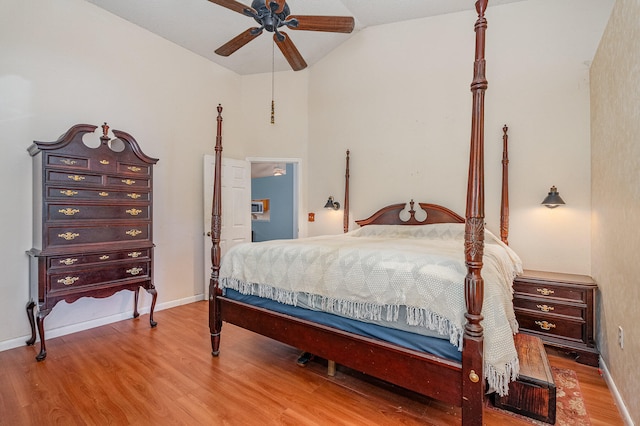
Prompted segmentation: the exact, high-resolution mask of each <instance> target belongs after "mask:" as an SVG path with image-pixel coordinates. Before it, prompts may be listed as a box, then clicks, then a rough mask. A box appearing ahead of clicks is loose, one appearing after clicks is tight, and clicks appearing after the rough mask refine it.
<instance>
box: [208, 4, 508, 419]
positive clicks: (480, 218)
mask: <svg viewBox="0 0 640 426" xmlns="http://www.w3.org/2000/svg"><path fill="white" fill-rule="evenodd" d="M475 4H476V10H477V12H478V19H477V20H476V22H475V26H474V29H475V33H476V41H475V59H474V74H473V81H472V83H471V92H472V113H471V142H470V157H469V158H470V159H469V174H468V185H467V198H466V200H467V203H466V204H467V206H466V214H465V228H466V229H465V244H464V253H465V263H466V266H467V270H468V273H467V276H466V278H465V283H464V287H465V290H464V293H465V303H466V314H465V318H466V320H467V323H466V325H465V329H464V337H463V352H462V362H453V361H449V360H446V359H443V358H440V357H437V356H432V355H428V354H425V353H422V352H418V351H414V350H408V349H406V348H402V347H399V346H396V345H393V344H388V343H385V342H381V341H378V340H373V339H369V338H365V337H362V336H357V335H354V334H351V333H346V332H342V331H340V330H336V329H334V328H331V327H326V326H322V325H319V324H316V323H312V322H309V321H305V320H301V319H296V318H293V317H290V316H287V315H282V314H278V313H274V312H271V311H268V310H264V309H260V308H256V307H253V306H250V305H246V304H243V303H240V302H236V301H233V300H230V299H227V298H225V297H223V296H222V292H221V290H220V288H219V286H218V280H219V272H220V232H221V211H222V199H221V194H222V191H221V172H220V171H221V164H222V115H221V114H222V106H218V117H217V135H216V145H215V164H216V167H215V173H214V189H213V202H212V217H211V229H212V234H211V239H212V243H213V244H212V249H211V260H212V265H213V266H212V272H211V280H210V284H209V329H210V335H211V346H212V354H213V355H214V356H217V355H219V349H220V331H221V328H222V323H223V321H227V322H230V323H233V324H236V325H239V326H241V327H244V328H247V329H249V330H252V331H255V332H257V333H260V334H263V335H266V336H269V337H271V338H274V339H276V340H280V341H282V342H284V343H287V344H290V345H292V346H296V347H299V348H304V349H305V350H306V351H309V352H312V353H314V354H316V355H319V356H321V357H323V358H326V359H330V360H334V361H335V362H337V363H340V364H343V365H345V366H348V367H351V368H353V369H356V370H358V371H361V372H363V373H366V374H369V375H372V376H375V377H378V378H381V379H383V380H386V381H389V382H391V383H394V384H397V385H399V386H402V387H405V388H407V389H411V390H414V391H417V392H420V393H422V394H424V395H426V396H429V397H432V398H435V399H438V400H440V401H443V402H446V403H449V404H453V405H457V406H460V407H462V422H463V424H465V425H482V423H483V406H484V392H485V383H484V380H482V379H481V378H483V377H484V371H483V366H484V360H483V352H484V349H483V346H484V334H483V328H482V325H481V321H482V314H481V312H482V305H483V302H484V281H483V279H482V276H481V271H482V266H483V263H482V262H483V252H484V94H485V91H486V89H487V80H486V77H485V32H486V29H487V21H486V19H485V16H484V14H485V11H486V8H487V4H488V0H478V1H477V2H476V3H475ZM503 199H504V198H503ZM506 211H508V209H507V210H506Z"/></svg>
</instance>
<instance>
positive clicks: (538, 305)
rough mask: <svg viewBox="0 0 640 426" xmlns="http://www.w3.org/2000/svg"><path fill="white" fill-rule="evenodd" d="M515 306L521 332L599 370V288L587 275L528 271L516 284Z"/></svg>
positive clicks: (514, 286)
mask: <svg viewBox="0 0 640 426" xmlns="http://www.w3.org/2000/svg"><path fill="white" fill-rule="evenodd" d="M513 288H514V296H513V304H514V308H515V313H516V318H517V320H518V324H519V325H520V331H521V332H524V333H528V334H533V335H536V336H538V337H540V338H541V339H542V341H543V342H544V344H545V345H547V346H553V347H555V348H557V349H559V350H561V351H564V352H566V353H571V354H575V355H576V360H577V361H578V362H580V363H583V364H587V365H592V366H598V364H599V354H598V350H597V348H596V344H595V338H594V332H595V300H596V290H597V285H596V283H595V282H594V281H593V280H592V279H591V277H588V276H586V275H573V274H560V273H554V272H542V271H524V273H523V274H522V275H520V276H518V277H516V279H515V280H514V282H513Z"/></svg>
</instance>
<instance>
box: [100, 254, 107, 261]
mask: <svg viewBox="0 0 640 426" xmlns="http://www.w3.org/2000/svg"><path fill="white" fill-rule="evenodd" d="M98 259H100V260H107V259H109V256H108V255H106V254H103V255H102V256H100V257H99V258H98Z"/></svg>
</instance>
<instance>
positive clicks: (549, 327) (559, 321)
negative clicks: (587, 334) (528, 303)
mask: <svg viewBox="0 0 640 426" xmlns="http://www.w3.org/2000/svg"><path fill="white" fill-rule="evenodd" d="M516 317H517V319H518V325H519V326H520V328H523V329H526V330H531V331H535V332H536V333H543V334H545V335H549V336H559V337H564V338H567V339H571V340H574V341H576V342H583V343H586V342H584V341H583V335H584V332H583V325H584V322H577V321H573V320H569V319H566V318H559V317H554V316H551V315H538V314H535V313H529V312H522V311H517V312H516Z"/></svg>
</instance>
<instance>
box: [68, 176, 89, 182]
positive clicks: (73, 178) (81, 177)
mask: <svg viewBox="0 0 640 426" xmlns="http://www.w3.org/2000/svg"><path fill="white" fill-rule="evenodd" d="M67 177H68V178H69V179H71V180H72V181H74V182H80V181H81V180H85V177H84V176H78V175H69V176H67Z"/></svg>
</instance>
